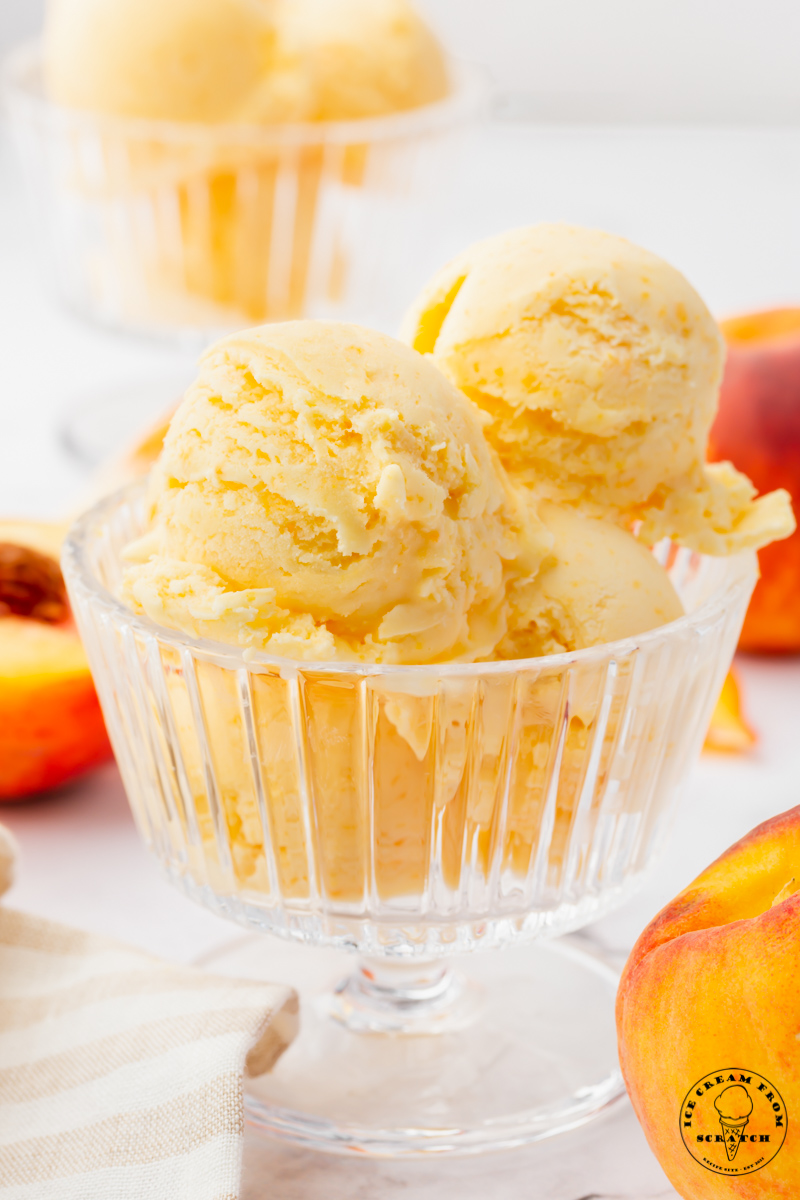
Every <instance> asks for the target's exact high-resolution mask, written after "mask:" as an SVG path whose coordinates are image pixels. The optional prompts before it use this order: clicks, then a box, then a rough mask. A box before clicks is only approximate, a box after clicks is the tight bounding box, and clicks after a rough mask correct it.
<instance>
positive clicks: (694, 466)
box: [403, 225, 794, 554]
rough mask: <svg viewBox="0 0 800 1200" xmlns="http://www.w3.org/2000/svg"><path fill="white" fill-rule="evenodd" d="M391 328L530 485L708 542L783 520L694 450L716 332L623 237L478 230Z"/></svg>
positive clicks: (700, 435)
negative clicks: (467, 403)
mask: <svg viewBox="0 0 800 1200" xmlns="http://www.w3.org/2000/svg"><path fill="white" fill-rule="evenodd" d="M403 336H404V337H405V338H406V340H407V341H408V342H409V343H410V344H411V345H413V346H414V347H415V348H416V349H417V350H419V351H421V352H422V353H426V354H430V355H431V356H432V358H433V361H434V362H435V363H436V364H437V365H438V366H439V367H440V368H441V370H442V371H443V372H444V373H445V374H446V375H447V376H448V378H449V379H451V380H452V381H453V382H454V383H455V384H456V385H457V386H458V387H459V388H461V389H462V390H463V391H464V392H465V393H466V394H467V395H468V396H469V397H470V398H471V399H472V400H473V401H474V402H475V403H476V404H477V405H478V406H479V407H480V408H481V409H482V410H483V412H484V413H486V415H487V417H488V424H487V427H486V436H487V438H488V439H489V441H490V442H491V444H492V445H493V446H494V447H495V448H496V450H497V452H498V454H499V456H500V459H501V461H502V462H503V464H504V465H505V467H506V468H507V470H508V471H509V473H510V474H511V476H512V478H514V479H516V480H518V481H519V482H521V483H522V484H524V485H527V486H528V487H530V488H531V489H532V490H533V491H534V493H535V494H536V495H537V496H539V497H543V498H545V499H549V500H553V501H557V502H558V503H562V504H567V505H571V506H573V507H575V508H576V509H577V510H578V511H580V512H583V513H584V514H586V515H588V516H595V517H602V518H605V519H611V520H614V521H616V522H618V523H619V524H621V525H622V526H623V527H625V528H630V527H631V526H633V525H634V524H637V523H638V527H639V536H640V537H641V538H642V539H643V540H644V541H647V542H654V541H657V540H658V539H660V538H662V537H665V536H669V537H672V538H673V539H675V540H677V541H678V542H680V543H682V544H683V545H686V546H690V547H691V548H693V549H696V550H700V551H701V552H703V553H707V554H733V553H736V552H737V551H740V550H745V549H753V548H758V547H760V546H763V545H765V544H766V543H768V542H771V541H773V540H774V539H776V538H783V537H787V536H788V535H789V534H790V533H791V531H792V529H793V528H794V520H793V517H792V513H791V505H790V500H789V496H788V494H787V493H786V492H785V491H782V490H781V491H776V492H771V493H769V494H768V495H766V496H762V497H760V498H759V499H755V489H754V488H753V486H752V484H751V483H750V481H749V480H748V479H747V478H746V477H745V476H744V475H741V474H740V473H739V472H737V471H736V470H735V469H734V468H733V467H732V466H731V464H730V463H716V464H713V465H708V464H707V463H706V461H705V459H706V445H707V441H708V434H709V430H710V427H711V423H712V421H713V419H714V414H715V412H716V408H717V397H718V392H719V385H720V381H721V378H722V366H723V361H724V346H723V340H722V335H721V333H720V331H719V328H718V327H717V325H716V323H715V321H714V320H713V318H712V316H711V314H710V313H709V311H708V309H707V308H706V306H705V304H704V303H703V301H702V300H701V299H700V297H699V296H698V295H697V293H696V292H695V290H694V288H692V287H691V285H690V284H689V283H688V282H687V280H686V279H684V277H683V276H682V275H681V274H680V273H679V272H678V271H676V270H675V268H674V267H671V266H670V265H669V264H668V263H666V262H664V261H663V260H662V259H660V258H658V257H656V255H654V254H650V253H649V252H647V251H646V250H642V249H640V248H639V247H638V246H634V245H633V244H632V243H630V242H628V241H625V240H624V239H623V238H619V237H614V236H613V235H611V234H607V233H601V232H599V231H597V230H591V229H581V228H578V227H574V226H569V225H535V226H531V227H529V228H523V229H517V230H512V231H510V232H508V233H503V234H500V235H498V236H497V237H494V238H489V239H488V240H487V241H485V242H479V243H478V244H477V245H474V246H471V247H470V248H469V249H467V250H465V251H464V252H463V253H462V254H461V255H459V256H458V257H457V258H456V259H454V260H453V261H452V262H451V263H449V264H448V265H447V266H446V267H444V268H443V269H442V270H441V271H440V272H439V273H438V274H437V275H436V276H434V278H433V279H432V280H431V281H430V283H429V284H428V285H427V286H426V287H425V288H424V289H423V291H422V293H421V294H420V296H419V297H418V299H417V300H416V302H415V303H414V305H413V306H412V308H411V310H410V311H409V313H408V316H407V318H406V321H405V325H404V334H403Z"/></svg>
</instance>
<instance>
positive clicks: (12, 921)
mask: <svg viewBox="0 0 800 1200" xmlns="http://www.w3.org/2000/svg"><path fill="white" fill-rule="evenodd" d="M13 853H14V849H13V842H12V841H11V840H10V838H9V836H8V835H7V833H6V831H5V830H4V829H3V828H2V826H0V891H3V890H5V889H6V888H7V887H8V886H9V884H10V882H11V877H12V874H13ZM296 1025H297V997H296V995H295V994H294V992H292V990H291V988H287V987H284V986H281V985H275V984H269V983H254V982H246V981H239V980H230V979H223V978H216V977H214V976H211V975H207V974H205V973H204V972H202V971H198V970H194V969H193V968H190V967H175V966H171V965H169V964H167V963H164V962H161V961H159V960H158V959H155V958H152V957H150V955H147V954H144V953H142V952H141V951H139V950H134V949H131V948H129V947H127V946H124V945H122V944H120V943H117V942H114V941H111V940H109V939H107V938H101V937H96V936H94V935H92V934H87V933H81V932H79V931H78V930H74V929H69V928H67V927H66V926H64V925H58V924H56V923H54V922H51V921H45V920H42V919H40V918H38V917H31V916H27V915H25V914H23V913H19V912H14V911H13V910H11V909H8V908H4V907H0V1200H237V1197H238V1195H239V1177H240V1172H241V1154H242V1135H243V1128H244V1109H243V1099H242V1077H243V1073H244V1072H245V1070H247V1072H248V1073H249V1074H252V1075H258V1074H261V1073H262V1072H264V1071H266V1070H269V1069H270V1067H271V1066H272V1065H273V1064H274V1063H275V1061H276V1060H277V1058H278V1057H279V1056H280V1055H281V1054H282V1052H283V1051H284V1050H285V1048H286V1047H287V1045H288V1044H289V1042H290V1041H291V1040H292V1037H293V1036H294V1033H295V1031H296Z"/></svg>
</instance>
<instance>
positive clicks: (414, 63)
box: [253, 0, 449, 121]
mask: <svg viewBox="0 0 800 1200" xmlns="http://www.w3.org/2000/svg"><path fill="white" fill-rule="evenodd" d="M276 20H277V26H278V52H277V55H276V60H275V65H274V68H273V72H272V76H271V78H270V79H269V80H268V81H267V84H266V86H265V88H264V89H263V90H262V94H261V96H255V97H254V99H253V112H254V113H257V112H258V107H259V104H261V105H262V106H263V107H262V112H263V113H269V112H271V111H275V112H277V113H278V114H279V113H280V110H281V109H280V106H281V104H284V105H288V104H289V103H290V102H291V99H292V98H293V100H294V103H295V104H297V105H302V106H303V111H302V114H299V115H302V117H303V118H304V119H305V120H313V121H335V120H343V119H354V118H358V117H375V116H381V115H384V114H386V113H392V112H400V111H403V110H406V109H410V108H417V107H419V106H420V105H423V104H431V103H433V102H434V101H436V100H441V99H442V98H443V97H444V96H446V95H447V93H448V91H449V80H448V72H447V66H446V63H445V56H444V52H443V50H442V47H441V46H440V44H439V42H438V40H437V38H436V36H435V35H434V33H433V32H432V31H431V29H429V27H428V25H427V24H426V23H425V22H424V21H423V20H422V18H421V17H420V16H419V14H418V13H417V12H416V10H415V9H414V7H413V5H412V4H410V3H409V2H408V0H281V3H279V5H278V7H277V9H276Z"/></svg>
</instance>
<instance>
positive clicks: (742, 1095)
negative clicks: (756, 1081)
mask: <svg viewBox="0 0 800 1200" xmlns="http://www.w3.org/2000/svg"><path fill="white" fill-rule="evenodd" d="M714 1107H715V1108H716V1110H717V1112H718V1113H719V1123H720V1125H721V1127H722V1134H723V1137H724V1138H725V1151H726V1153H727V1155H728V1161H729V1162H733V1160H734V1159H735V1158H736V1153H737V1151H738V1149H739V1146H740V1145H741V1141H742V1134H743V1133H744V1131H745V1128H746V1127H747V1123H748V1121H749V1120H750V1115H751V1113H752V1111H753V1101H752V1099H751V1098H750V1093H749V1092H748V1090H747V1088H746V1087H742V1085H741V1084H738V1083H737V1084H734V1085H733V1086H731V1087H727V1088H725V1090H724V1091H722V1092H720V1094H719V1095H718V1096H717V1098H716V1100H715V1101H714Z"/></svg>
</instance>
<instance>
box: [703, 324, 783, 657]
mask: <svg viewBox="0 0 800 1200" xmlns="http://www.w3.org/2000/svg"><path fill="white" fill-rule="evenodd" d="M722 331H723V333H724V334H725V338H726V340H727V342H728V357H727V362H726V366H725V375H724V378H723V381H722V388H721V390H720V398H719V411H718V413H717V418H716V421H715V422H714V426H713V428H712V430H711V437H710V441H709V458H711V459H712V460H720V459H729V460H730V461H731V462H732V463H733V465H734V466H735V467H738V469H739V470H740V471H743V472H744V473H745V475H748V476H749V477H750V479H752V481H753V483H754V484H755V486H756V487H757V489H758V490H759V492H768V491H771V490H772V489H773V488H777V487H785V488H786V489H787V491H788V492H789V493H790V495H791V496H792V497H794V499H795V515H796V516H797V515H800V503H799V502H800V308H789V309H775V310H773V311H771V312H761V313H752V314H749V315H746V316H742V317H736V318H732V319H731V320H729V321H723V322H722ZM758 559H759V566H760V568H761V579H760V580H759V582H758V583H757V584H756V589H755V592H754V593H753V599H752V601H751V602H750V607H749V609H748V611H747V616H746V617H745V621H744V626H743V628H742V635H741V638H740V641H739V645H740V647H741V648H742V649H743V650H756V651H772V652H781V651H784V652H785V651H797V650H800V529H798V530H796V531H795V533H793V534H792V536H791V537H790V538H787V539H786V540H785V541H782V542H773V543H772V545H770V546H766V547H765V548H764V549H763V550H760V551H759V553H758Z"/></svg>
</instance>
